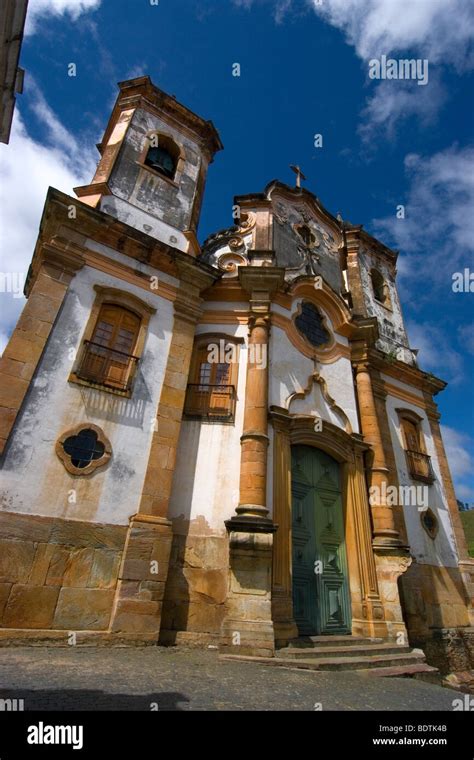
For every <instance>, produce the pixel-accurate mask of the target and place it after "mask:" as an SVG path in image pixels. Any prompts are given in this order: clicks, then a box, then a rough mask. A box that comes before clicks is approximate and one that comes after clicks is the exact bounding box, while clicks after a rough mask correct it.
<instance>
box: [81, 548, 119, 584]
mask: <svg viewBox="0 0 474 760" xmlns="http://www.w3.org/2000/svg"><path fill="white" fill-rule="evenodd" d="M120 560H121V554H120V553H119V552H112V551H106V550H105V549H96V550H95V551H94V558H93V561H92V568H91V572H90V577H89V580H88V584H87V585H88V586H90V587H91V588H115V586H116V583H117V578H118V574H119V569H120Z"/></svg>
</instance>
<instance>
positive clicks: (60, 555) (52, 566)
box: [45, 546, 70, 586]
mask: <svg viewBox="0 0 474 760" xmlns="http://www.w3.org/2000/svg"><path fill="white" fill-rule="evenodd" d="M69 557H70V552H69V550H68V549H66V548H64V547H63V546H54V547H53V550H52V552H51V561H50V563H49V568H48V573H47V575H46V581H45V585H46V586H62V585H63V578H64V574H65V572H66V570H67V568H68V563H69Z"/></svg>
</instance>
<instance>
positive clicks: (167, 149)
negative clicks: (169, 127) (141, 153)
mask: <svg viewBox="0 0 474 760" xmlns="http://www.w3.org/2000/svg"><path fill="white" fill-rule="evenodd" d="M148 139H149V147H148V149H147V151H146V156H145V158H144V163H145V165H146V166H149V167H150V168H151V169H153V170H154V171H156V172H158V173H159V174H162V175H163V176H164V177H168V179H171V180H174V179H175V176H176V170H177V168H178V161H179V160H180V157H181V151H180V148H179V147H178V145H176V143H175V142H174V140H172V139H171V137H169V136H168V135H160V134H153V135H151V137H149V138H148Z"/></svg>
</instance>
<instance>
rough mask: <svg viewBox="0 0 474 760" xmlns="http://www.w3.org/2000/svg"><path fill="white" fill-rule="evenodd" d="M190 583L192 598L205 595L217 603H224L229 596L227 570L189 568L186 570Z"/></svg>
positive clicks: (187, 579)
mask: <svg viewBox="0 0 474 760" xmlns="http://www.w3.org/2000/svg"><path fill="white" fill-rule="evenodd" d="M184 576H185V578H186V582H187V583H188V584H189V594H190V598H191V599H193V600H195V599H196V596H198V597H199V596H205V597H207V598H208V600H209V601H212V602H214V603H215V604H222V603H223V602H225V600H226V598H227V572H224V571H222V570H205V569H200V568H187V569H185V571H184Z"/></svg>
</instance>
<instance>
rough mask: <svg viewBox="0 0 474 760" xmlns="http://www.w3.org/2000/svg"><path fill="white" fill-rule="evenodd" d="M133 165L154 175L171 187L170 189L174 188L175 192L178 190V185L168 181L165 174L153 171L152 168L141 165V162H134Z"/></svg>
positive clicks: (170, 180) (171, 180) (172, 180)
mask: <svg viewBox="0 0 474 760" xmlns="http://www.w3.org/2000/svg"><path fill="white" fill-rule="evenodd" d="M135 163H136V164H138V166H140V167H141V168H142V169H146V171H147V172H150V173H151V174H154V175H155V177H159V178H160V179H162V180H164V181H165V182H167V183H168V185H171V187H175V188H176V189H177V190H178V189H179V183H178V182H175V181H174V179H170V178H169V177H167V176H166V175H165V174H162V173H161V172H157V171H156V169H153V167H152V166H148V164H145V163H143V161H135Z"/></svg>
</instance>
